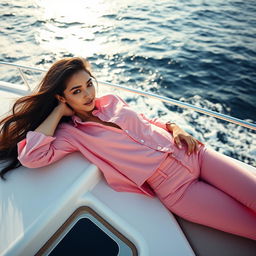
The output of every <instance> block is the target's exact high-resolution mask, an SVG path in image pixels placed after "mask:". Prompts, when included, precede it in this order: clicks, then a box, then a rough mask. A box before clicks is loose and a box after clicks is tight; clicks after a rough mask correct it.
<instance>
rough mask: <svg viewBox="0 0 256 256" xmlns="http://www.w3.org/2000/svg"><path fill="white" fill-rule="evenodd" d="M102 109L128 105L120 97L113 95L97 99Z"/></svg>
mask: <svg viewBox="0 0 256 256" xmlns="http://www.w3.org/2000/svg"><path fill="white" fill-rule="evenodd" d="M99 100H100V104H101V106H103V107H111V106H116V105H120V106H121V105H123V106H128V104H127V103H126V102H125V101H124V100H123V99H122V98H121V97H120V96H117V95H114V94H107V95H104V96H102V97H100V98H99Z"/></svg>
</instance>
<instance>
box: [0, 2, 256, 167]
mask: <svg viewBox="0 0 256 256" xmlns="http://www.w3.org/2000/svg"><path fill="white" fill-rule="evenodd" d="M0 17H1V30H0V47H1V53H0V60H1V61H7V62H12V63H17V64H23V65H27V66H32V67H39V68H44V69H48V68H49V66H50V65H51V64H52V63H53V62H54V61H56V60H58V59H60V58H62V57H67V56H82V57H86V58H88V60H89V61H90V62H91V65H92V68H93V71H94V74H95V75H96V77H97V79H98V80H102V81H108V82H112V83H116V84H120V85H125V86H128V87H131V88H135V89H140V90H144V91H147V92H153V93H156V94H159V95H163V96H167V97H171V98H173V99H177V100H181V101H183V102H187V103H190V104H194V105H196V106H200V107H203V108H207V109H210V110H213V111H217V112H220V113H224V114H227V115H231V116H234V117H237V118H240V119H244V120H247V121H250V122H253V123H255V122H256V111H255V105H256V72H255V71H256V1H254V0H247V1H236V0H227V1H220V0H212V1H199V0H190V1H189V0H188V1H170V0H169V1H166V0H162V1H151V0H140V1H135V0H127V1H117V0H95V1H84V0H73V1H66V0H65V1H50V0H44V1H43V0H24V1H19V0H13V1H9V0H2V1H1V3H0ZM28 75H30V74H29V73H28ZM1 78H2V79H4V80H6V81H9V82H18V81H19V79H20V78H18V76H17V75H16V74H15V73H14V71H8V72H7V71H4V70H3V69H2V68H1ZM37 79H38V80H36V81H34V82H35V83H38V81H39V78H37ZM101 89H102V90H103V91H104V90H105V89H103V88H101ZM106 90H107V89H106ZM120 95H121V96H123V97H124V98H125V99H126V100H127V101H128V102H129V103H130V104H131V105H132V106H134V107H135V108H136V109H139V110H141V112H144V113H145V114H147V115H148V116H150V117H151V116H156V115H157V116H160V117H161V118H163V119H166V120H168V119H172V120H175V121H177V123H178V124H179V125H180V126H181V127H183V128H184V129H185V130H187V131H188V132H190V133H191V134H193V135H194V136H195V137H197V138H198V139H201V140H203V141H204V142H206V144H207V145H209V146H211V147H212V148H214V149H216V150H217V151H219V152H222V153H224V154H226V155H229V156H232V157H234V158H236V159H239V160H241V161H244V162H246V163H249V164H251V165H254V166H256V160H255V159H256V134H255V132H253V131H252V130H249V129H247V128H243V127H239V126H236V125H234V124H229V123H227V122H224V121H219V120H217V119H215V118H212V117H207V116H205V115H202V114H199V113H196V112H193V111H190V110H184V109H181V108H179V107H176V106H171V105H167V104H165V103H161V102H156V101H153V100H150V99H146V98H144V97H141V96H137V97H135V96H134V95H131V94H128V93H125V92H120Z"/></svg>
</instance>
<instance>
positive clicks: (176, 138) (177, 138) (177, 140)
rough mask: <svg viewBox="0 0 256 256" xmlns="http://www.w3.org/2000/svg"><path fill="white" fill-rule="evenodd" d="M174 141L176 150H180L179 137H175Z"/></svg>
mask: <svg viewBox="0 0 256 256" xmlns="http://www.w3.org/2000/svg"><path fill="white" fill-rule="evenodd" d="M174 141H175V143H176V145H177V146H178V148H182V144H181V141H180V138H179V137H175V139H174Z"/></svg>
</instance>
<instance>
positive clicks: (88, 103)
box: [84, 99, 93, 105]
mask: <svg viewBox="0 0 256 256" xmlns="http://www.w3.org/2000/svg"><path fill="white" fill-rule="evenodd" d="M92 102H93V99H91V100H90V101H88V102H87V103H84V105H91V104H92Z"/></svg>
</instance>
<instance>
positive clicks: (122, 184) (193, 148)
mask: <svg viewBox="0 0 256 256" xmlns="http://www.w3.org/2000/svg"><path fill="white" fill-rule="evenodd" d="M92 77H93V76H92V74H91V72H90V70H89V67H88V63H87V62H86V61H85V60H83V59H81V58H65V59H62V60H60V61H58V62H56V63H55V64H53V66H52V67H51V68H50V70H49V71H48V72H47V74H46V76H45V77H44V79H43V80H42V82H41V84H40V87H39V90H38V92H36V93H34V94H32V95H30V96H25V97H22V98H21V99H19V100H18V101H17V102H16V103H15V104H14V107H13V113H12V114H11V115H10V116H8V117H6V118H5V119H3V120H2V121H1V122H0V126H1V134H0V136H1V137H0V157H1V159H2V160H3V159H6V160H8V164H7V166H5V168H4V169H3V170H2V171H1V177H2V178H4V174H6V173H7V172H8V171H9V170H11V169H13V168H15V167H18V166H20V164H22V165H24V166H27V167H29V168H37V167H41V166H46V165H49V164H51V163H53V162H55V161H57V160H59V159H61V158H63V157H64V156H65V155H67V154H70V153H72V152H75V151H79V152H81V153H82V154H83V155H84V156H85V157H86V158H87V159H88V160H89V161H90V162H92V163H94V164H95V165H97V166H98V167H99V169H100V170H101V171H102V173H103V175H104V177H105V178H106V181H107V182H108V184H109V185H110V186H111V187H112V188H113V189H115V190H116V191H127V192H136V193H142V194H145V195H148V196H151V197H153V196H155V195H156V196H158V198H159V199H160V200H161V201H162V202H163V204H164V205H165V206H166V207H167V208H168V209H169V210H171V211H172V212H173V213H175V214H177V215H179V216H181V217H183V218H185V219H187V220H189V221H193V222H196V223H199V224H203V225H206V226H210V227H213V228H216V229H220V230H223V231H226V232H230V233H233V234H236V235H240V236H244V237H247V238H250V239H254V240H256V197H255V195H256V175H255V174H253V173H251V172H249V171H247V170H246V169H243V168H242V167H240V166H239V165H237V164H236V163H235V162H234V161H232V160H230V158H228V157H226V156H224V155H221V154H219V153H217V152H215V151H213V150H210V149H208V148H207V147H206V146H205V145H204V144H203V143H201V142H199V141H198V140H196V139H195V138H193V137H192V136H190V135H189V134H188V133H186V132H185V131H183V130H182V129H181V128H180V127H179V126H178V125H176V124H175V123H171V122H168V123H163V122H161V121H160V120H158V119H152V120H150V119H148V118H147V117H146V116H145V115H144V114H139V113H136V112H135V111H134V110H132V109H131V108H130V107H129V105H128V104H127V103H126V102H125V101H123V100H122V99H121V98H120V97H118V96H115V95H111V94H110V95H105V96H102V97H99V98H98V97H97V96H96V93H95V86H94V84H93V81H92ZM17 145H18V146H17Z"/></svg>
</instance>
